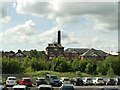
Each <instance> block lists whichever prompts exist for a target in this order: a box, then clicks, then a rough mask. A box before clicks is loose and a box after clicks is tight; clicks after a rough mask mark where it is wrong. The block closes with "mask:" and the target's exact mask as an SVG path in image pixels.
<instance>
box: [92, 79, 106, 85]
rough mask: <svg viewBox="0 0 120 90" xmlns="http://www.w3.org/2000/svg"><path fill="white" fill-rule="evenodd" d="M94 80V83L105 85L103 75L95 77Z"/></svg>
mask: <svg viewBox="0 0 120 90" xmlns="http://www.w3.org/2000/svg"><path fill="white" fill-rule="evenodd" d="M92 80H93V84H94V85H105V81H104V80H103V78H102V77H94V78H93V79H92Z"/></svg>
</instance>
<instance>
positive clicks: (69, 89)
mask: <svg viewBox="0 0 120 90" xmlns="http://www.w3.org/2000/svg"><path fill="white" fill-rule="evenodd" d="M59 90H75V88H74V85H73V84H62V86H61V87H60V88H59Z"/></svg>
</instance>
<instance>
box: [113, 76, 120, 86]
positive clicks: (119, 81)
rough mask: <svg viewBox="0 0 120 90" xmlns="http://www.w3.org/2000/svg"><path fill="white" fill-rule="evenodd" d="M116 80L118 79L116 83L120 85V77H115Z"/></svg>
mask: <svg viewBox="0 0 120 90" xmlns="http://www.w3.org/2000/svg"><path fill="white" fill-rule="evenodd" d="M114 80H115V81H116V85H120V77H118V78H114Z"/></svg>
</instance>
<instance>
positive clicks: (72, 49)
mask: <svg viewBox="0 0 120 90" xmlns="http://www.w3.org/2000/svg"><path fill="white" fill-rule="evenodd" d="M88 50H89V49H88V48H68V49H66V50H65V53H67V52H71V53H72V52H73V51H76V52H78V53H79V54H83V53H85V52H86V51H88Z"/></svg>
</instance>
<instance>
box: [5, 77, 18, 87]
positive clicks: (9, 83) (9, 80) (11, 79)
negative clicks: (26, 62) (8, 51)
mask: <svg viewBox="0 0 120 90" xmlns="http://www.w3.org/2000/svg"><path fill="white" fill-rule="evenodd" d="M16 84H17V80H16V77H13V76H12V77H8V78H7V80H6V86H14V85H16Z"/></svg>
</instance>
